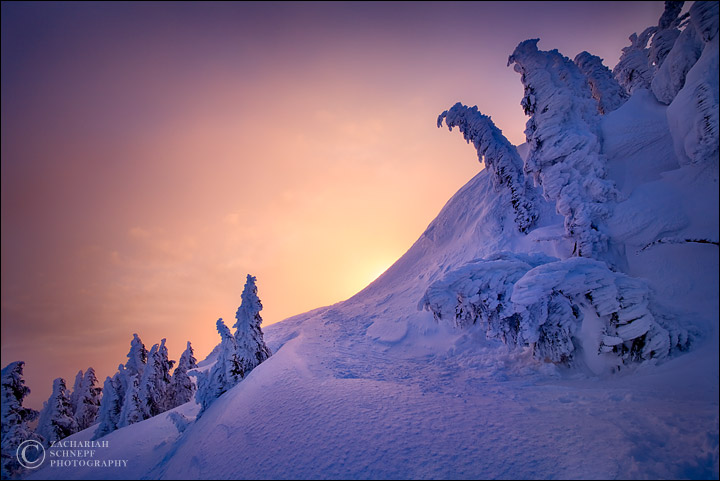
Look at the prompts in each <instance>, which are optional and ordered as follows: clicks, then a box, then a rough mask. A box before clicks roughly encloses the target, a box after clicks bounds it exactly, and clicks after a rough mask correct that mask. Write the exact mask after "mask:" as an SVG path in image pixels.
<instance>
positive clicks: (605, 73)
mask: <svg viewBox="0 0 720 481" xmlns="http://www.w3.org/2000/svg"><path fill="white" fill-rule="evenodd" d="M573 61H574V62H575V65H577V66H578V68H579V69H580V71H581V72H582V73H583V74H584V75H585V77H587V81H588V84H589V85H590V92H591V93H592V96H593V98H594V99H595V102H597V109H598V112H600V115H605V114H607V113H608V112H612V111H613V110H615V109H617V108H618V107H620V106H621V105H622V104H624V103H625V102H626V101H627V99H628V94H627V93H626V92H625V89H623V88H622V87H621V86H620V84H619V83H617V80H615V77H613V74H612V72H611V71H610V69H609V68H607V67H606V66H605V65H603V63H602V59H601V58H600V57H598V56H597V55H592V54H590V53H588V52H580V53H579V54H577V55H576V56H575V59H574V60H573Z"/></svg>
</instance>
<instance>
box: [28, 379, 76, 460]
mask: <svg viewBox="0 0 720 481" xmlns="http://www.w3.org/2000/svg"><path fill="white" fill-rule="evenodd" d="M77 431H78V425H77V422H76V421H75V416H74V415H73V412H72V407H71V406H70V395H69V393H68V391H67V387H66V386H65V380H64V379H63V378H61V377H59V378H57V379H55V381H53V392H52V394H51V395H50V398H49V399H48V400H47V402H46V403H45V407H44V408H43V410H42V412H41V413H40V420H39V421H38V426H37V429H36V432H37V433H38V434H39V435H40V436H42V437H43V438H45V445H46V446H49V445H50V443H52V442H54V441H58V440H60V439H63V438H66V437H68V436H70V435H71V434H73V433H76V432H77Z"/></svg>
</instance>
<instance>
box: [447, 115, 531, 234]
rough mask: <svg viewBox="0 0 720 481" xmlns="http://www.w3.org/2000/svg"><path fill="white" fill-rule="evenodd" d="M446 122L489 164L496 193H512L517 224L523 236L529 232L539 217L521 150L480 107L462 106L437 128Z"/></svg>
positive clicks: (481, 160) (449, 127)
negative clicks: (506, 189) (519, 150)
mask: <svg viewBox="0 0 720 481" xmlns="http://www.w3.org/2000/svg"><path fill="white" fill-rule="evenodd" d="M443 120H444V121H445V124H446V125H447V126H448V129H449V130H451V131H452V129H453V127H457V128H458V129H459V130H460V132H462V134H463V137H464V138H465V140H466V141H467V142H468V143H470V142H472V144H473V145H474V146H475V149H476V150H477V153H478V160H480V162H483V161H484V163H485V167H486V168H487V169H489V170H490V171H491V172H492V173H493V174H494V175H493V185H494V186H495V188H496V189H498V188H500V187H501V186H506V187H507V188H508V189H509V190H510V199H511V200H510V202H511V203H512V206H513V210H514V211H515V224H516V225H517V228H518V230H519V231H520V232H527V231H528V230H529V229H530V227H532V225H533V223H534V222H535V220H536V219H537V217H538V214H537V212H536V210H535V206H534V202H533V199H532V196H533V193H532V190H531V189H527V188H526V185H525V175H524V174H523V171H522V165H523V162H522V159H521V158H520V154H518V152H517V149H516V148H515V146H514V145H512V144H511V143H510V141H509V140H508V139H507V138H506V137H505V136H504V135H503V133H502V131H501V130H500V129H498V128H497V127H496V126H495V124H494V123H493V121H492V120H491V119H490V117H489V116H487V115H483V114H482V113H480V112H479V111H478V108H477V106H475V107H472V108H470V107H467V106H465V105H463V104H461V103H460V102H458V103H456V104H455V105H453V106H452V107H451V108H450V109H449V110H446V111H444V112H443V113H441V114H440V115H439V116H438V119H437V126H438V127H442V125H443Z"/></svg>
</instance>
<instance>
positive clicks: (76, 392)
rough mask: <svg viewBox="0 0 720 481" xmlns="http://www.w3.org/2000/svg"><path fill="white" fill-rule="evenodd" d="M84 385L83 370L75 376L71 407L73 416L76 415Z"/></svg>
mask: <svg viewBox="0 0 720 481" xmlns="http://www.w3.org/2000/svg"><path fill="white" fill-rule="evenodd" d="M82 383H83V372H82V369H81V370H79V371H78V373H77V374H76V375H75V383H74V384H73V388H72V392H71V393H70V406H71V408H72V412H73V414H75V411H77V406H78V396H79V395H80V391H81V390H82Z"/></svg>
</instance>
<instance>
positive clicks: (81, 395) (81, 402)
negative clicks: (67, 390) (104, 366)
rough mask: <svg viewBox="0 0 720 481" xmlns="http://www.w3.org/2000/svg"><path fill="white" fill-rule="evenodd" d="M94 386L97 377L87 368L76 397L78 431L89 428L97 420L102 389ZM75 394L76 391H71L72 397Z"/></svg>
mask: <svg viewBox="0 0 720 481" xmlns="http://www.w3.org/2000/svg"><path fill="white" fill-rule="evenodd" d="M96 384H97V377H96V376H95V369H93V368H92V367H89V368H87V370H86V371H85V375H84V376H83V378H82V382H81V383H80V387H79V390H78V391H77V393H78V394H77V397H76V399H77V401H76V403H77V406H76V409H75V420H76V421H77V423H78V430H80V431H81V430H83V429H87V428H89V427H90V426H92V425H93V424H95V421H96V420H97V417H98V412H99V411H100V399H101V393H102V388H101V387H97V386H96ZM75 393H76V391H73V395H74V394H75Z"/></svg>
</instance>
